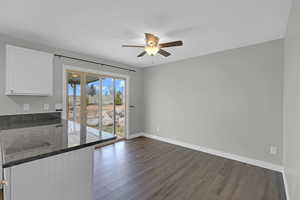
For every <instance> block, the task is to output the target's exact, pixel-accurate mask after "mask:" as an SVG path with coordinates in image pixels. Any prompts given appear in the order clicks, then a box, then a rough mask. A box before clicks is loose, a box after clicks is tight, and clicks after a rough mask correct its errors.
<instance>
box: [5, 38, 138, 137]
mask: <svg viewBox="0 0 300 200" xmlns="http://www.w3.org/2000/svg"><path fill="white" fill-rule="evenodd" d="M5 44H12V45H17V46H22V47H26V48H32V49H37V50H41V51H46V52H51V53H60V54H64V55H68V56H74V57H80V58H84V59H91V60H94V61H98V62H104V63H107V64H116V65H120V64H118V63H113V62H110V61H106V60H101V59H99V58H94V57H89V56H86V55H82V54H78V53H74V52H70V51H66V50H61V49H56V48H52V47H48V46H44V45H41V44H37V43H31V42H27V41H24V40H19V39H15V38H11V37H8V36H6V35H0V115H6V114H16V113H23V104H25V103H28V104H30V111H29V112H31V113H35V112H42V111H43V104H45V103H48V104H50V111H54V110H55V104H56V103H62V64H63V63H65V64H69V65H74V66H78V67H86V68H90V69H99V66H98V65H94V64H88V63H85V62H79V61H74V60H68V59H60V58H57V57H55V58H54V74H53V76H54V86H53V87H54V95H53V96H52V97H28V96H6V95H5V94H4V93H5ZM125 67H126V66H125ZM136 70H137V73H134V72H126V71H122V70H115V69H112V68H108V67H101V71H108V72H114V73H119V74H127V75H129V76H130V105H135V108H131V109H130V111H129V120H130V121H129V128H130V130H129V132H130V133H138V132H142V130H143V126H142V122H143V121H142V117H141V115H142V113H141V112H142V89H143V79H142V70H141V69H136ZM32 78H34V77H32Z"/></svg>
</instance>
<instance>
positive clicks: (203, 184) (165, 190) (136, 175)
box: [95, 137, 285, 200]
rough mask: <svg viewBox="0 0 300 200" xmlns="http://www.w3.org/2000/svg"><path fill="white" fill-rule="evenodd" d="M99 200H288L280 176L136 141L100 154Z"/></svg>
mask: <svg viewBox="0 0 300 200" xmlns="http://www.w3.org/2000/svg"><path fill="white" fill-rule="evenodd" d="M95 197H96V200H133V199H135V200H146V199H147V200H158V199H165V200H185V199H189V200H225V199H226V200H285V192H284V186H283V180H282V176H281V174H280V173H278V172H274V171H271V170H267V169H263V168H259V167H255V166H251V165H247V164H244V163H240V162H237V161H232V160H228V159H224V158H221V157H217V156H213V155H209V154H206V153H202V152H198V151H194V150H190V149H186V148H183V147H179V146H175V145H172V144H167V143H163V142H160V141H156V140H152V139H148V138H144V137H141V138H137V139H134V140H130V141H122V142H119V143H116V144H113V145H109V146H106V147H103V148H100V149H98V150H97V151H96V153H95Z"/></svg>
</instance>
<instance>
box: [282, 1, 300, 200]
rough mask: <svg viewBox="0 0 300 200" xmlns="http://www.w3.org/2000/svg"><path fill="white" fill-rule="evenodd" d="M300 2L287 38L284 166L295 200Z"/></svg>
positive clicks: (299, 149)
mask: <svg viewBox="0 0 300 200" xmlns="http://www.w3.org/2000/svg"><path fill="white" fill-rule="evenodd" d="M299 24H300V1H298V0H294V1H293V6H292V9H291V14H290V18H289V25H288V31H287V36H286V40H285V66H284V80H285V82H284V134H283V135H284V167H285V170H286V174H287V180H288V188H289V193H290V197H291V200H298V199H300V190H299V189H300V25H299Z"/></svg>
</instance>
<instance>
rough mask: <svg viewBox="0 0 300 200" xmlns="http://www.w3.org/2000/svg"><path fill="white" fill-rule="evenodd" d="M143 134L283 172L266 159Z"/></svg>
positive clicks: (280, 167) (278, 166) (281, 168)
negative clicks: (262, 159) (257, 158)
mask: <svg viewBox="0 0 300 200" xmlns="http://www.w3.org/2000/svg"><path fill="white" fill-rule="evenodd" d="M143 136H145V137H148V138H151V139H155V140H160V141H163V142H167V143H170V144H175V145H178V146H182V147H185V148H188V149H193V150H196V151H201V152H205V153H208V154H212V155H217V156H220V157H223V158H228V159H231V160H236V161H239V162H243V163H247V164H250V165H254V166H258V167H262V168H266V169H270V170H274V171H278V172H281V173H283V166H281V165H276V164H272V163H269V162H265V161H260V160H256V159H252V158H247V157H243V156H239V155H236V154H231V153H227V152H223V151H218V150H214V149H210V148H207V147H202V146H198V145H195V144H189V143H185V142H181V141H178V140H173V139H169V138H164V137H160V136H157V135H152V134H143Z"/></svg>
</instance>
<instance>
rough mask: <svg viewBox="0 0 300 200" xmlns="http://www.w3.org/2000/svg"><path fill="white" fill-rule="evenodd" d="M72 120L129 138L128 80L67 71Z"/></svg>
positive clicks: (68, 104) (69, 111)
mask: <svg viewBox="0 0 300 200" xmlns="http://www.w3.org/2000/svg"><path fill="white" fill-rule="evenodd" d="M67 80H68V83H67V116H68V119H69V120H71V121H74V122H77V123H79V122H80V123H82V124H85V125H87V126H88V127H91V128H95V129H97V130H99V133H110V134H115V135H117V136H119V137H125V131H126V129H125V126H126V106H125V105H126V102H125V100H126V96H125V95H126V92H125V88H126V87H125V85H126V81H125V79H122V78H118V77H109V76H102V75H98V74H90V73H84V72H75V71H68V72H67Z"/></svg>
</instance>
